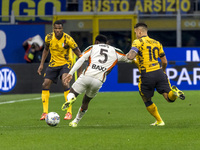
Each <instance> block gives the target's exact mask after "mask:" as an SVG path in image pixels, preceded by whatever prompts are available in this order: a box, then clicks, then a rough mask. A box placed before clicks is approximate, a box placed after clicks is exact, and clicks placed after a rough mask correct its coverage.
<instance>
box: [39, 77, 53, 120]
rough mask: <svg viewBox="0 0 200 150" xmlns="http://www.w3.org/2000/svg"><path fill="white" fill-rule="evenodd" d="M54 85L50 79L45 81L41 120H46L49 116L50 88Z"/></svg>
mask: <svg viewBox="0 0 200 150" xmlns="http://www.w3.org/2000/svg"><path fill="white" fill-rule="evenodd" d="M51 84H52V81H51V80H50V79H46V78H45V79H44V82H43V84H42V104H43V113H42V116H41V118H40V120H45V117H46V115H47V114H48V107H49V96H50V93H49V88H50V86H51Z"/></svg>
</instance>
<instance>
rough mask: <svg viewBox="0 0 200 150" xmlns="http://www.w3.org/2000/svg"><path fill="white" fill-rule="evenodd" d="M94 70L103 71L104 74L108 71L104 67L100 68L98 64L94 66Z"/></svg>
mask: <svg viewBox="0 0 200 150" xmlns="http://www.w3.org/2000/svg"><path fill="white" fill-rule="evenodd" d="M92 69H96V70H99V71H103V72H104V71H106V70H107V69H106V68H105V67H102V66H99V65H96V64H92Z"/></svg>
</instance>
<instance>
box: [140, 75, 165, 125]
mask: <svg viewBox="0 0 200 150" xmlns="http://www.w3.org/2000/svg"><path fill="white" fill-rule="evenodd" d="M146 76H147V77H146ZM155 76H156V72H155V73H148V74H145V75H143V77H140V78H139V83H138V87H139V92H140V95H141V97H142V100H143V102H144V104H145V106H146V109H147V111H148V112H149V113H150V114H151V115H152V116H153V117H154V118H155V119H156V122H155V123H153V124H151V125H154V126H156V125H158V126H159V125H160V126H162V125H164V122H163V120H162V118H161V116H160V114H159V112H158V109H157V106H156V105H155V104H154V103H153V102H152V100H151V98H152V97H153V95H154V89H155V83H156V80H155Z"/></svg>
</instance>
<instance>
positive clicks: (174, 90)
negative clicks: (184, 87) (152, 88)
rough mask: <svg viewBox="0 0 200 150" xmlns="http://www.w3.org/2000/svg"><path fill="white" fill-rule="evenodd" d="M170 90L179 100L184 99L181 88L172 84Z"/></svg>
mask: <svg viewBox="0 0 200 150" xmlns="http://www.w3.org/2000/svg"><path fill="white" fill-rule="evenodd" d="M172 92H173V93H174V95H176V96H178V97H179V98H180V99H181V100H184V99H185V95H184V93H183V92H182V91H181V90H179V89H178V88H177V87H176V86H175V85H173V86H172Z"/></svg>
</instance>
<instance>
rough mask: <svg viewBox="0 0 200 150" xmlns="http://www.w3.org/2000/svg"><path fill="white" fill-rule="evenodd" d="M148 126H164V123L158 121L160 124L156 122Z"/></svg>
mask: <svg viewBox="0 0 200 150" xmlns="http://www.w3.org/2000/svg"><path fill="white" fill-rule="evenodd" d="M150 125H151V126H164V125H165V123H164V121H160V122H158V121H156V122H154V123H152V124H150Z"/></svg>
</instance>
